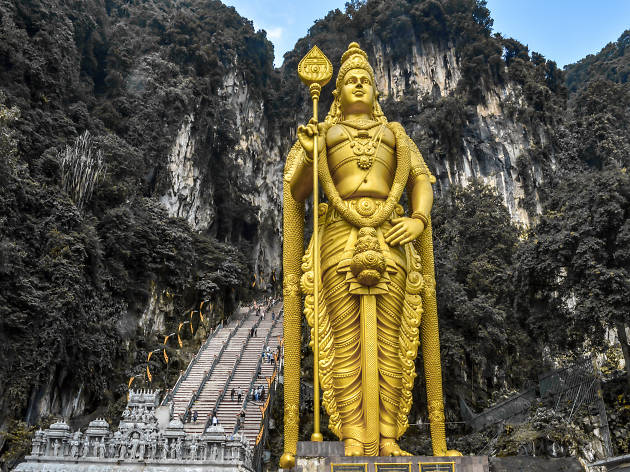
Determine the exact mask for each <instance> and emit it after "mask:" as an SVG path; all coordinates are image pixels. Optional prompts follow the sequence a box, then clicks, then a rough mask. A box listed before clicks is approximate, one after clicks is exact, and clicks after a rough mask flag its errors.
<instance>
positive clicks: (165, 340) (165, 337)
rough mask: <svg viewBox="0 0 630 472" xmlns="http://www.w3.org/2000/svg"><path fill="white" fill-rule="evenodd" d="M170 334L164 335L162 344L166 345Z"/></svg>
mask: <svg viewBox="0 0 630 472" xmlns="http://www.w3.org/2000/svg"><path fill="white" fill-rule="evenodd" d="M170 337H171V335H170V334H169V335H168V336H164V345H165V346H166V342H167V341H168V338H170Z"/></svg>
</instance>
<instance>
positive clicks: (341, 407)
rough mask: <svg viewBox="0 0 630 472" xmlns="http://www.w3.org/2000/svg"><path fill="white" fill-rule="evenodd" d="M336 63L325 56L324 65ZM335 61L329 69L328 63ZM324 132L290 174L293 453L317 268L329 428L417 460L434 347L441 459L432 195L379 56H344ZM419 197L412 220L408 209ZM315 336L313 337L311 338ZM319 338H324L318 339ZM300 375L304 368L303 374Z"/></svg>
mask: <svg viewBox="0 0 630 472" xmlns="http://www.w3.org/2000/svg"><path fill="white" fill-rule="evenodd" d="M324 59H325V56H324ZM325 60H326V61H327V59H325ZM333 94H334V100H333V103H332V105H331V108H330V111H329V112H328V115H327V116H326V118H325V121H324V122H323V123H317V122H316V121H315V119H313V120H311V121H310V122H309V124H307V125H305V126H300V127H299V128H298V132H297V134H298V141H297V142H296V143H295V144H294V146H293V147H292V149H291V151H290V152H289V154H288V157H287V162H286V166H285V172H284V255H283V264H284V320H285V321H284V336H285V362H286V364H285V412H284V414H285V427H284V431H285V454H284V455H283V457H282V458H281V462H280V465H281V466H282V467H286V466H288V465H291V464H292V463H293V461H294V457H295V453H296V443H297V435H298V414H299V371H300V367H299V362H300V361H299V356H300V351H299V346H300V319H301V313H300V312H301V310H302V308H301V303H302V297H303V296H305V300H304V308H303V312H304V315H305V317H306V319H307V321H308V323H309V325H310V326H311V328H313V324H314V313H313V309H314V307H313V286H314V283H313V282H314V275H313V268H314V265H315V264H319V274H320V281H319V289H320V290H319V335H318V336H319V343H318V345H319V382H320V385H321V388H322V390H323V405H324V407H325V408H326V411H327V413H328V415H329V418H330V419H329V424H328V428H329V429H330V431H332V432H333V433H334V434H335V435H337V436H338V437H339V438H340V439H341V440H343V442H344V446H345V454H346V455H349V456H362V455H365V456H373V455H383V456H398V455H407V454H408V453H406V452H405V451H403V450H401V449H400V447H399V446H398V443H397V440H398V438H400V437H401V435H402V434H403V433H404V432H405V431H406V429H407V428H408V426H409V424H408V419H407V415H408V413H409V410H410V407H411V403H412V388H413V383H414V378H415V377H416V372H415V358H416V356H417V351H418V347H419V346H420V345H422V352H423V359H424V368H425V373H426V389H427V397H428V409H429V419H430V423H431V438H432V446H433V453H434V455H438V456H444V455H459V453H458V452H457V451H449V450H447V447H446V439H445V431H444V407H443V398H442V374H441V366H440V346H439V338H438V319H437V307H436V299H435V276H434V267H433V242H432V232H431V217H430V212H431V207H432V204H433V191H432V185H431V184H433V183H434V182H435V177H434V176H433V175H432V174H431V172H430V171H429V169H428V167H427V165H426V164H425V162H424V159H423V157H422V155H421V154H420V152H419V150H418V148H417V147H416V145H415V144H414V142H413V141H412V140H411V139H410V138H409V136H408V135H407V134H406V133H405V130H404V129H403V127H402V126H401V125H400V124H399V123H394V122H388V121H387V118H386V117H385V116H384V114H383V112H382V110H381V107H380V105H379V102H378V92H377V90H376V87H375V80H374V71H373V69H372V67H371V66H370V64H369V63H368V59H367V54H366V53H365V52H364V51H363V50H361V49H360V48H359V45H358V44H357V43H351V44H350V45H349V47H348V50H347V51H346V52H345V53H344V54H343V57H342V65H341V68H340V70H339V73H338V76H337V80H336V89H335V91H334V92H333ZM315 134H317V136H318V167H319V174H318V175H319V182H320V184H321V187H322V189H323V192H324V194H325V196H326V198H327V200H328V202H327V203H322V204H320V205H319V208H318V209H317V211H318V213H319V227H318V228H317V231H318V238H319V255H320V257H319V260H318V261H314V260H313V259H314V256H313V253H314V251H313V241H312V240H311V242H310V244H309V245H308V247H307V249H306V253H305V254H304V251H303V247H304V246H303V234H304V215H305V212H304V201H305V200H306V198H307V197H308V196H309V195H310V194H311V193H312V189H313V155H314V152H313V149H314V139H313V136H314V135H315ZM405 188H406V190H407V197H408V203H409V214H408V215H405V212H404V210H403V207H402V206H401V204H400V203H401V197H402V195H403V191H404V190H405ZM311 332H312V331H311ZM311 339H314V336H313V335H312V336H311ZM296 365H297V369H296V367H295V366H296Z"/></svg>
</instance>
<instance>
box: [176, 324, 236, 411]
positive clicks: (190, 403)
mask: <svg viewBox="0 0 630 472" xmlns="http://www.w3.org/2000/svg"><path fill="white" fill-rule="evenodd" d="M244 319H245V318H243V319H241V320H240V321H239V322H238V324H237V325H236V326H235V327H234V329H232V331H230V334H229V336H228V337H227V339H226V340H225V342H224V343H223V346H221V350H220V351H219V353H218V354H217V356H216V358H215V359H213V361H212V365H211V366H210V369H209V370H208V373H207V374H206V375H204V377H203V379H202V380H201V383H200V384H199V387H197V390H196V391H195V393H193V394H192V396H191V397H190V400H189V401H188V405H187V406H186V409H185V410H184V422H185V421H186V419H188V415H189V414H190V411H191V408H192V406H193V405H194V404H195V402H196V401H197V398H199V395H200V394H201V391H202V390H203V387H204V386H205V385H206V382H207V381H208V378H209V377H210V375H211V374H212V371H213V370H214V367H215V366H216V364H217V362H218V361H219V359H220V358H221V356H222V355H223V353H224V352H225V349H226V348H227V346H228V344H229V343H230V341H231V340H232V338H233V337H234V335H235V334H236V332H237V331H238V330H239V329H240V328H241V327H242V326H243V321H244ZM171 418H172V413H171Z"/></svg>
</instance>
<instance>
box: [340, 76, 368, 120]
mask: <svg viewBox="0 0 630 472" xmlns="http://www.w3.org/2000/svg"><path fill="white" fill-rule="evenodd" d="M339 99H340V102H341V110H342V111H343V113H345V114H349V113H370V114H371V113H372V106H373V104H374V84H373V83H372V79H371V78H370V74H368V73H367V71H365V70H363V69H350V70H349V71H348V72H347V73H346V76H345V77H344V78H343V85H342V86H341V94H340V97H339Z"/></svg>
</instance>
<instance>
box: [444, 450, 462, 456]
mask: <svg viewBox="0 0 630 472" xmlns="http://www.w3.org/2000/svg"><path fill="white" fill-rule="evenodd" d="M444 455H445V456H448V457H458V456H461V455H462V453H461V452H459V451H456V450H455V449H449V450H448V451H446V454H444Z"/></svg>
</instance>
